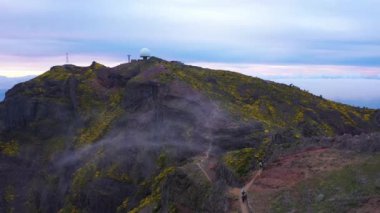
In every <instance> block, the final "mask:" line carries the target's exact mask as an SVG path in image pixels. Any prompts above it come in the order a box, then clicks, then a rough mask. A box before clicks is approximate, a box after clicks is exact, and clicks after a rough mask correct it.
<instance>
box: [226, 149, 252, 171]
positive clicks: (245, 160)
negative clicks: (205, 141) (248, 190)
mask: <svg viewBox="0 0 380 213" xmlns="http://www.w3.org/2000/svg"><path fill="white" fill-rule="evenodd" d="M223 161H224V163H225V164H226V165H227V167H228V168H229V169H231V170H232V171H234V172H235V174H236V175H238V176H239V177H243V176H245V175H247V174H248V172H249V171H250V170H251V168H252V166H253V165H254V163H255V149H253V148H244V149H240V150H236V151H231V152H227V153H226V154H225V155H224V156H223Z"/></svg>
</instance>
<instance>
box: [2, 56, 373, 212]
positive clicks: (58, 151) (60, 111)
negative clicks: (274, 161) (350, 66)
mask: <svg viewBox="0 0 380 213" xmlns="http://www.w3.org/2000/svg"><path fill="white" fill-rule="evenodd" d="M379 129H380V113H379V111H377V110H371V109H363V108H356V107H351V106H348V105H343V104H339V103H335V102H332V101H328V100H325V99H323V98H321V97H318V96H315V95H312V94H310V93H307V92H305V91H302V90H300V89H299V88H296V87H294V86H288V85H284V84H278V83H274V82H270V81H265V80H261V79H258V78H253V77H248V76H245V75H242V74H238V73H234V72H228V71H216V70H211V69H204V68H200V67H195V66H188V65H184V64H182V63H180V62H169V61H165V60H162V59H159V58H155V57H152V58H150V59H149V60H146V61H143V60H141V61H134V62H132V63H128V64H121V65H119V66H116V67H113V68H110V67H106V66H104V65H101V64H98V63H96V62H93V63H92V64H91V65H90V66H88V67H78V66H74V65H64V66H55V67H52V68H51V69H50V70H49V71H48V72H46V73H44V74H42V75H40V76H38V77H36V78H34V79H32V80H30V81H28V82H24V83H20V84H17V85H16V86H15V87H13V88H12V89H11V90H9V91H8V92H7V94H6V98H5V100H4V101H3V102H0V148H1V152H0V153H1V154H0V160H1V161H0V162H1V163H2V164H4V166H3V168H6V169H2V170H0V172H1V173H2V174H4V177H6V178H4V181H2V182H1V183H0V187H1V188H6V189H8V188H9V190H7V191H6V192H3V194H2V196H8V195H9V194H12V193H14V194H16V195H14V197H16V198H14V199H10V200H9V199H8V200H5V201H2V202H3V203H0V204H1V205H0V208H3V209H2V210H6V209H8V208H15V210H16V211H23V210H25V209H26V208H28V209H34V210H36V211H42V212H52V211H53V212H54V211H55V212H57V211H62V212H65V211H74V210H82V211H90V212H104V211H112V212H115V211H119V212H125V211H131V212H138V211H140V210H144V209H145V210H149V209H150V210H152V211H153V209H156V210H157V211H161V212H168V211H169V210H170V209H180V208H185V209H186V208H189V209H192V210H193V211H197V210H198V211H211V212H215V211H219V212H223V211H224V210H223V209H224V208H225V206H226V200H225V198H223V196H222V195H223V194H224V191H225V187H226V186H227V185H237V184H239V181H241V178H242V177H244V176H246V175H247V174H248V172H249V171H250V170H251V169H253V168H255V167H256V165H255V162H257V161H258V160H260V159H261V160H267V159H269V158H270V155H271V147H272V146H273V145H275V144H287V143H291V144H292V143H296V142H298V141H300V140H302V138H304V137H319V136H333V135H342V134H347V133H348V134H353V135H358V134H365V133H370V132H375V131H378V130H379ZM204 150H208V151H207V153H208V154H210V155H211V156H212V158H213V160H215V161H216V163H215V165H214V166H213V168H214V169H213V174H212V175H210V177H211V178H213V177H217V179H216V180H215V183H212V184H211V185H210V183H209V181H208V180H207V179H205V177H204V175H203V173H200V172H199V168H198V167H202V166H203V164H204V163H203V161H200V162H198V160H197V159H198V158H199V156H202V155H203V153H204ZM208 154H207V156H208ZM16 162H17V163H16ZM231 165H232V168H231ZM20 172H24V173H25V174H28V175H27V176H28V177H30V178H28V179H26V177H20V176H19V175H18V174H20ZM211 178H210V179H211ZM164 186H167V187H164ZM25 190H26V191H28V192H29V193H26V194H25V195H23V194H22V193H21V192H22V191H25ZM10 192H12V193H10ZM7 193H8V194H7ZM170 194H171V195H173V196H174V197H172V196H169V195H170ZM46 195H49V196H46ZM53 195H54V196H53ZM175 195H181V196H177V198H176V196H175ZM221 196H222V197H221ZM206 197H209V198H210V199H209V201H206V200H208V199H206ZM211 201H212V202H211ZM0 202H1V201H0ZM25 202H26V203H28V206H26V205H24V204H23V203H25Z"/></svg>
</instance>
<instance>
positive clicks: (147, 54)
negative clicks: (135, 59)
mask: <svg viewBox="0 0 380 213" xmlns="http://www.w3.org/2000/svg"><path fill="white" fill-rule="evenodd" d="M140 57H141V58H143V60H147V59H148V58H149V57H151V54H150V50H149V49H148V48H142V49H141V50H140Z"/></svg>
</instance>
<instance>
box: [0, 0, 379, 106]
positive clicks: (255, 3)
mask: <svg viewBox="0 0 380 213" xmlns="http://www.w3.org/2000/svg"><path fill="white" fill-rule="evenodd" d="M379 8H380V1H379V0H361V1H355V0H319V1H311V0H207V1H204V0H197V1H196V0H160V1H154V0H137V1H136V0H135V1H130V0H66V1H57V0H33V1H30V0H0V11H1V13H0V26H1V31H0V76H8V77H15V76H25V75H37V74H40V73H42V72H44V71H46V70H48V69H49V68H50V67H51V66H54V65H57V64H64V63H65V54H66V52H67V53H69V60H70V63H73V64H77V65H89V64H91V62H92V61H98V62H100V63H103V64H105V65H108V66H114V65H117V64H120V63H124V62H125V61H126V60H127V54H131V55H132V57H133V58H137V57H138V52H139V49H140V48H142V47H148V48H150V49H151V51H152V54H153V55H155V56H157V57H160V58H164V59H168V60H179V61H183V62H185V63H189V64H194V65H200V66H205V67H210V68H218V69H228V70H234V71H238V72H242V73H245V74H248V75H252V76H259V77H263V78H266V79H276V80H277V81H281V80H278V79H288V80H287V81H289V79H298V80H299V79H305V78H306V79H318V81H314V83H315V84H316V85H318V84H320V83H322V84H325V83H326V82H336V84H342V82H346V83H347V82H349V81H347V79H351V80H350V81H351V82H352V81H354V80H358V81H357V82H361V84H360V87H366V83H363V82H366V81H365V80H368V82H369V81H371V82H372V81H376V79H380V21H379V20H380V13H379ZM326 79H327V80H326ZM332 79H335V81H334V80H332ZM337 79H346V81H342V80H340V81H339V80H337ZM298 80H297V81H298ZM321 80H324V81H321ZM295 81H296V80H295ZM318 82H319V83H318ZM379 82H380V81H379ZM309 84H310V82H309V83H308V84H306V85H309ZM326 84H329V83H326ZM333 84H334V83H333ZM379 85H380V84H379ZM334 88H335V90H336V89H337V88H338V90H339V88H341V87H339V85H337V86H335V87H334ZM334 88H332V90H334ZM343 88H346V87H343ZM372 89H375V91H372V93H374V94H375V93H378V94H380V88H379V86H377V87H375V88H372ZM342 91H343V89H342ZM330 92H332V91H330ZM365 95H366V94H362V96H363V97H364V96H365ZM371 97H372V96H371ZM378 98H379V100H380V95H379V97H378Z"/></svg>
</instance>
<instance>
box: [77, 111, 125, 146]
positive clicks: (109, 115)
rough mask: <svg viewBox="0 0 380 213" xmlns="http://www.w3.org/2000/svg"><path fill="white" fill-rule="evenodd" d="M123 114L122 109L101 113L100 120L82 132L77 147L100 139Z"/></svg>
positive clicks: (91, 123)
mask: <svg viewBox="0 0 380 213" xmlns="http://www.w3.org/2000/svg"><path fill="white" fill-rule="evenodd" d="M122 112H123V111H122V109H120V108H117V109H114V110H112V111H106V112H103V113H101V114H100V115H99V116H98V118H96V119H94V120H93V121H91V122H90V125H89V126H88V127H86V128H83V129H82V130H81V132H80V133H79V136H78V139H77V143H76V145H77V146H78V147H80V146H83V145H86V144H92V143H94V142H95V141H96V140H98V139H100V138H101V137H102V136H103V135H104V134H105V133H106V132H107V130H108V128H109V127H110V125H111V123H112V122H113V121H114V120H115V119H116V118H118V117H119V116H120V115H121V114H122Z"/></svg>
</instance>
